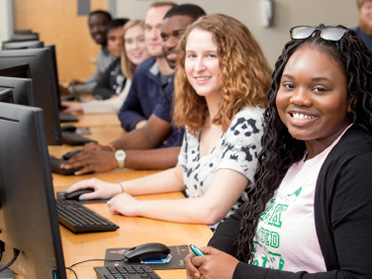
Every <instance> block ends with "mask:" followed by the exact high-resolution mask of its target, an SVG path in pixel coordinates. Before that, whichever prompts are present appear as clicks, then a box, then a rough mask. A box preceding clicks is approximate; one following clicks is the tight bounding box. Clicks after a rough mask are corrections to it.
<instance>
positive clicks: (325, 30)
mask: <svg viewBox="0 0 372 279" xmlns="http://www.w3.org/2000/svg"><path fill="white" fill-rule="evenodd" d="M315 31H320V37H321V38H322V39H323V40H326V41H338V40H340V39H341V38H342V37H343V36H344V35H345V34H346V33H347V32H348V31H349V30H348V29H347V28H343V27H313V26H306V25H300V26H295V27H292V28H291V29H290V31H289V32H290V33H291V39H292V40H300V39H307V38H309V37H310V36H311V35H312V34H313V33H314V32H315Z"/></svg>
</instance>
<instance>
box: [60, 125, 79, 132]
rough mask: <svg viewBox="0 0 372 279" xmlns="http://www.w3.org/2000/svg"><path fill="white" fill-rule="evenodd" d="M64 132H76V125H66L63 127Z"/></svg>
mask: <svg viewBox="0 0 372 279" xmlns="http://www.w3.org/2000/svg"><path fill="white" fill-rule="evenodd" d="M61 131H62V132H75V131H76V127H75V126H74V125H64V126H62V127H61Z"/></svg>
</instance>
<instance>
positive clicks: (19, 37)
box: [10, 33, 39, 41]
mask: <svg viewBox="0 0 372 279" xmlns="http://www.w3.org/2000/svg"><path fill="white" fill-rule="evenodd" d="M35 40H36V41H38V40H39V33H26V34H24V33H23V34H22V33H14V34H13V36H12V37H11V38H10V41H35Z"/></svg>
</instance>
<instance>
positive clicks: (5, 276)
mask: <svg viewBox="0 0 372 279" xmlns="http://www.w3.org/2000/svg"><path fill="white" fill-rule="evenodd" d="M0 267H2V265H0ZM15 276H16V274H15V272H14V271H13V270H11V269H10V268H7V269H5V270H3V271H1V272H0V279H14V277H15Z"/></svg>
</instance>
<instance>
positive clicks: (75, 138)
mask: <svg viewBox="0 0 372 279" xmlns="http://www.w3.org/2000/svg"><path fill="white" fill-rule="evenodd" d="M62 140H63V143H65V144H69V145H84V144H86V143H88V142H97V141H95V140H92V139H89V138H86V137H83V136H81V135H79V134H77V133H75V132H67V131H65V132H62Z"/></svg>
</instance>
